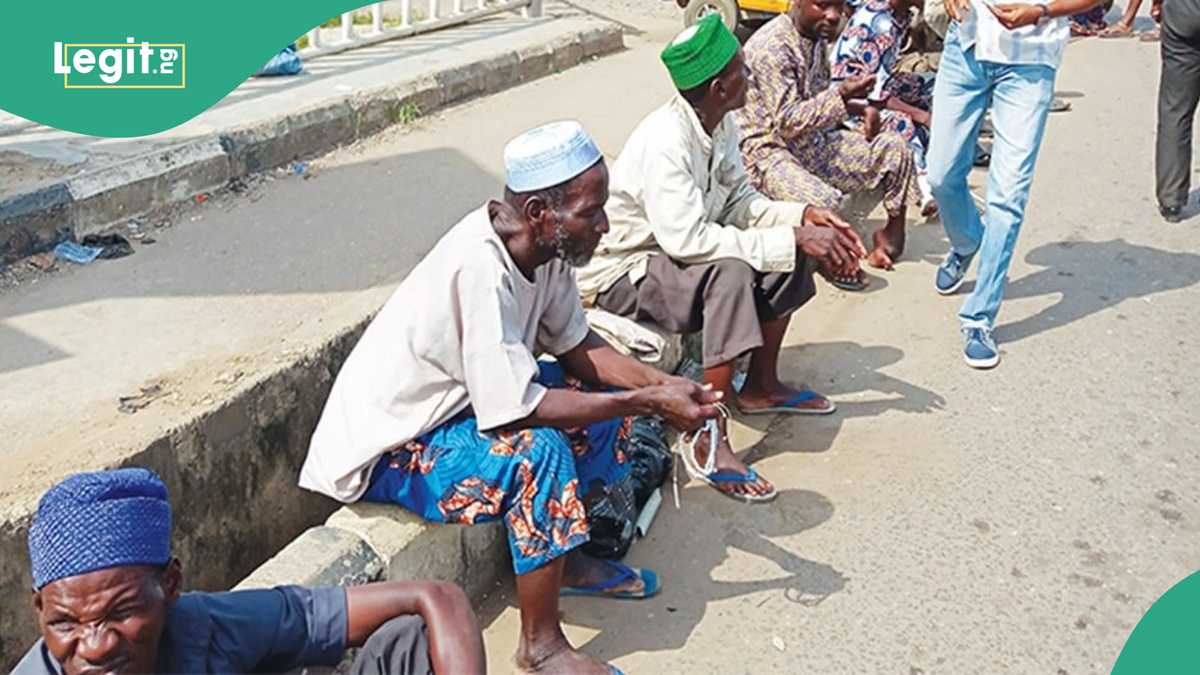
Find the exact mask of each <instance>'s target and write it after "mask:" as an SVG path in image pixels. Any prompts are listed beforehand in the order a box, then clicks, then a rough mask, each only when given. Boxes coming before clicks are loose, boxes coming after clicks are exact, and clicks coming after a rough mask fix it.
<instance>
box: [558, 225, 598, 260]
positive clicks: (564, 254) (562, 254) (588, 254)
mask: <svg viewBox="0 0 1200 675" xmlns="http://www.w3.org/2000/svg"><path fill="white" fill-rule="evenodd" d="M554 255H555V256H556V257H557V258H558V259H559V260H561V261H563V262H565V263H566V264H567V265H568V266H569V267H574V268H580V267H586V266H587V264H588V263H590V262H591V261H592V251H583V252H580V253H576V254H571V252H569V251H568V250H567V231H566V230H565V229H563V226H562V225H558V226H556V227H555V228H554Z"/></svg>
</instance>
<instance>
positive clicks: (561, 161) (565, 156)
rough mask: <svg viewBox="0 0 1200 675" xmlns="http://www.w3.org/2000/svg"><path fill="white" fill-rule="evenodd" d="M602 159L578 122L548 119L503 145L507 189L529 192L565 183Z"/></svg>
mask: <svg viewBox="0 0 1200 675" xmlns="http://www.w3.org/2000/svg"><path fill="white" fill-rule="evenodd" d="M601 159H603V155H601V154H600V149H599V148H597V147H596V144H595V143H594V142H593V141H592V138H591V136H588V133H587V132H586V131H584V129H583V125H581V124H580V123H579V122H572V121H564V122H551V123H550V124H546V125H543V126H540V127H538V128H536V129H530V130H529V131H526V132H525V133H523V134H521V135H520V136H517V137H516V138H514V139H512V140H511V141H509V142H508V145H506V146H504V171H505V173H506V174H507V177H506V181H507V183H508V189H510V190H512V191H513V192H531V191H533V190H543V189H545V188H548V187H554V186H555V185H558V184H560V183H565V182H567V181H569V180H571V179H572V178H574V177H576V176H578V175H579V174H581V173H583V172H584V171H587V170H588V169H590V168H592V167H593V166H594V165H595V164H596V162H599V161H600V160H601Z"/></svg>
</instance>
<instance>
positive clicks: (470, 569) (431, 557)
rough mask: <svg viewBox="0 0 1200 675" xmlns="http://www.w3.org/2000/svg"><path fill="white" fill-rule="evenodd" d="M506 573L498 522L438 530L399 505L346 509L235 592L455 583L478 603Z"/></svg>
mask: <svg viewBox="0 0 1200 675" xmlns="http://www.w3.org/2000/svg"><path fill="white" fill-rule="evenodd" d="M511 569H512V563H511V560H510V558H509V556H508V547H507V545H506V537H505V532H504V524H503V523H502V522H500V521H494V522H490V523H484V524H480V525H435V524H432V523H429V522H426V521H425V520H422V519H421V518H420V517H418V516H416V515H413V514H412V513H409V512H408V511H405V510H404V509H402V508H400V507H398V506H388V505H382V504H351V505H349V506H345V507H343V508H341V509H339V510H338V511H336V512H335V513H334V514H333V515H332V516H330V517H329V519H328V520H327V521H326V523H325V525H324V526H323V527H314V528H312V529H310V530H308V531H307V532H305V533H304V534H302V535H301V536H300V537H299V538H297V539H296V540H295V541H293V542H292V543H290V544H288V546H287V547H286V548H284V549H283V550H282V551H280V552H279V554H278V555H276V556H275V557H273V558H271V559H270V560H268V561H267V562H266V563H264V564H263V565H262V566H261V567H259V568H258V569H257V570H255V571H254V572H253V573H252V574H251V575H250V576H248V577H247V578H246V579H244V580H243V581H242V582H241V583H240V584H238V586H237V587H238V588H268V587H271V586H279V585H286V584H300V585H311V586H330V585H333V586H346V585H357V584H363V583H367V582H370V581H378V580H382V579H440V580H443V581H453V582H455V583H457V584H458V585H459V586H462V587H463V588H464V589H465V590H466V592H467V595H468V596H470V598H471V599H472V600H474V601H478V600H480V599H481V598H482V597H483V596H484V594H486V593H487V591H488V590H490V589H491V588H492V587H493V586H494V585H495V584H496V582H497V581H499V580H500V579H502V578H504V577H505V576H507V575H508V574H510V573H511Z"/></svg>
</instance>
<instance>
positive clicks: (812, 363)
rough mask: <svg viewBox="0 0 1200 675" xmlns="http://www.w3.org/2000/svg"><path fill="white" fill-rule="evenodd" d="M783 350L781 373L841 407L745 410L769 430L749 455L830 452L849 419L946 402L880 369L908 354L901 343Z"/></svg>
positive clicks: (925, 409) (924, 409) (750, 422)
mask: <svg viewBox="0 0 1200 675" xmlns="http://www.w3.org/2000/svg"><path fill="white" fill-rule="evenodd" d="M783 352H784V353H783V354H781V355H780V359H779V361H780V378H781V379H783V380H784V381H785V382H788V383H790V384H792V385H793V386H800V385H804V386H807V387H810V388H812V389H814V390H815V391H818V392H820V393H822V394H824V395H826V396H828V397H829V398H831V399H833V400H834V401H835V402H836V403H837V406H838V409H837V411H835V412H834V413H833V414H832V415H820V416H816V415H774V416H770V415H763V416H752V415H740V416H739V417H738V421H740V422H742V423H743V424H746V425H747V426H750V427H752V428H754V429H757V430H758V431H759V432H761V433H763V434H765V438H763V441H762V442H761V443H760V444H759V445H758V446H756V447H755V448H754V449H753V450H752V451H751V452H750V454H749V456H748V460H750V461H757V460H760V459H762V458H764V457H770V456H772V455H776V454H780V453H784V452H812V453H816V452H825V451H827V450H829V448H831V447H833V441H834V439H835V438H837V435H838V434H839V433H840V432H841V430H842V425H843V424H844V423H845V421H846V420H849V419H854V418H859V417H876V416H878V415H882V414H884V413H887V412H892V411H895V412H903V413H912V414H923V413H930V412H933V411H935V410H940V409H941V408H942V406H944V405H945V403H946V401H945V399H944V398H942V397H941V396H940V395H938V394H937V393H936V392H933V391H930V390H928V389H925V388H923V387H919V386H917V385H915V384H912V383H910V382H906V381H904V380H901V379H899V378H896V377H892V376H891V375H887V374H885V373H883V372H881V370H882V369H883V368H886V367H887V366H890V365H893V364H895V363H899V362H900V360H901V359H903V358H904V352H903V351H901V350H900V349H897V348H896V347H891V346H863V345H860V344H858V343H855V342H821V343H815V344H807V345H799V346H794V347H784V350H783Z"/></svg>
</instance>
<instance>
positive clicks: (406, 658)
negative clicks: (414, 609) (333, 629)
mask: <svg viewBox="0 0 1200 675" xmlns="http://www.w3.org/2000/svg"><path fill="white" fill-rule="evenodd" d="M350 675H433V663H432V662H431V661H430V660H429V639H428V638H427V637H426V636H425V621H424V620H423V619H422V618H421V617H419V616H415V615H414V616H401V617H397V618H395V619H392V620H391V621H389V622H387V623H385V624H383V625H382V626H380V627H379V628H378V629H376V630H375V632H374V633H371V637H370V638H368V639H367V642H366V644H364V645H363V646H362V649H360V650H358V655H357V656H355V657H354V664H353V665H352V666H351V667H350Z"/></svg>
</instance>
